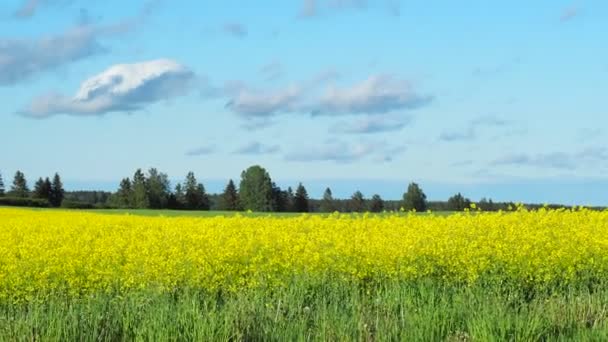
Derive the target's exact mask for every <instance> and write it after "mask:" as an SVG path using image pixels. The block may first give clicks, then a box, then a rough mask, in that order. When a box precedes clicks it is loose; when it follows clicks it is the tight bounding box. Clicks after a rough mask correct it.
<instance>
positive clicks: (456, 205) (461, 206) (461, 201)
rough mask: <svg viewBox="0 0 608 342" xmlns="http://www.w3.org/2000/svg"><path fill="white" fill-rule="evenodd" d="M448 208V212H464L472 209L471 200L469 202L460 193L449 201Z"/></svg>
mask: <svg viewBox="0 0 608 342" xmlns="http://www.w3.org/2000/svg"><path fill="white" fill-rule="evenodd" d="M447 206H448V210H451V211H463V210H465V209H466V208H470V207H471V200H469V199H468V198H465V197H464V196H462V194H461V193H460V192H459V193H457V194H456V195H454V196H452V197H450V198H449V199H448V204H447Z"/></svg>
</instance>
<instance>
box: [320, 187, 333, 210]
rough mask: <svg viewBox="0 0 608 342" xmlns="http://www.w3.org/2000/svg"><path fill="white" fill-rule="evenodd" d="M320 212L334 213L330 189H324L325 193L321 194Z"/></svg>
mask: <svg viewBox="0 0 608 342" xmlns="http://www.w3.org/2000/svg"><path fill="white" fill-rule="evenodd" d="M320 210H321V212H324V213H332V212H334V211H336V203H335V201H334V197H333V195H332V193H331V189H330V188H327V189H325V192H324V193H323V199H322V200H321V208H320Z"/></svg>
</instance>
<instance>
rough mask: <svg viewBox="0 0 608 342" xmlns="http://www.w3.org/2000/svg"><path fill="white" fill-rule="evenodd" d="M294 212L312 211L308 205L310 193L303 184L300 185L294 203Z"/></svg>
mask: <svg viewBox="0 0 608 342" xmlns="http://www.w3.org/2000/svg"><path fill="white" fill-rule="evenodd" d="M293 205H294V210H295V211H296V212H298V213H307V212H308V211H309V210H310V207H309V203H308V192H307V191H306V188H305V187H304V185H302V183H300V184H298V187H297V188H296V194H295V197H294V201H293Z"/></svg>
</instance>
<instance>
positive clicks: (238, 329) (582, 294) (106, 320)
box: [0, 282, 608, 341]
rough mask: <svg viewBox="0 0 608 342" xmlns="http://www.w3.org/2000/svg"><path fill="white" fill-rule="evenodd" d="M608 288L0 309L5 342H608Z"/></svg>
mask: <svg viewBox="0 0 608 342" xmlns="http://www.w3.org/2000/svg"><path fill="white" fill-rule="evenodd" d="M606 298H608V290H606V289H603V290H601V291H599V292H596V293H593V292H590V291H587V290H571V291H568V290H562V291H559V292H553V293H549V294H543V295H540V294H538V295H536V296H533V297H532V298H530V296H529V294H526V293H523V292H521V291H518V290H512V291H500V290H498V289H497V288H485V287H464V286H463V287H457V286H456V287H445V286H442V285H439V284H437V283H432V282H431V283H422V282H421V283H417V284H414V285H412V284H409V285H408V284H385V285H384V286H382V287H376V288H371V289H369V288H368V289H365V288H364V287H360V286H354V285H345V284H338V283H334V284H328V285H324V286H317V287H315V286H308V285H307V284H305V283H299V284H296V285H295V286H292V287H289V288H287V289H283V290H280V291H263V290H248V291H244V292H239V293H236V294H222V293H216V294H206V293H203V292H181V291H177V292H175V293H165V294H158V293H154V292H132V293H130V294H126V295H123V296H110V295H93V296H87V297H83V298H81V299H74V298H72V299H66V298H61V297H54V298H51V299H50V300H48V299H47V300H45V301H42V302H39V303H36V302H35V301H34V302H31V303H29V304H21V305H0V340H3V341H18V340H23V341H26V340H27V341H38V340H40V341H77V340H78V341H132V340H141V341H305V340H322V341H357V340H358V341H556V340H577V341H606V340H608V312H607V303H606Z"/></svg>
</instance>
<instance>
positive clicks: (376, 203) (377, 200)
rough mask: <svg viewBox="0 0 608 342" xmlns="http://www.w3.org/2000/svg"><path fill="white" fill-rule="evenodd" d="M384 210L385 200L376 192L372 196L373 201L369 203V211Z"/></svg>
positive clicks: (378, 211)
mask: <svg viewBox="0 0 608 342" xmlns="http://www.w3.org/2000/svg"><path fill="white" fill-rule="evenodd" d="M383 210H384V201H383V200H382V197H380V195H378V194H376V195H374V196H372V201H371V203H370V205H369V211H371V212H372V213H380V212H382V211H383Z"/></svg>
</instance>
